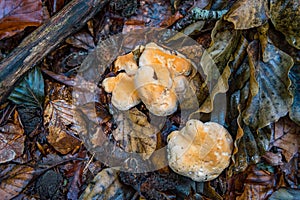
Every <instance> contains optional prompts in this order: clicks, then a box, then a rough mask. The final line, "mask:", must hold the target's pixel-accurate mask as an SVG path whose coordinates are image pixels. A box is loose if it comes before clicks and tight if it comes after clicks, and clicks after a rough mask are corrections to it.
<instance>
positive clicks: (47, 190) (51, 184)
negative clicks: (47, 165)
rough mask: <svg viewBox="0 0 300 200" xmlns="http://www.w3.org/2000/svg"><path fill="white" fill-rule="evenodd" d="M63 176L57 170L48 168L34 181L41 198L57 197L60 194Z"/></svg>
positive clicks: (44, 199) (42, 199)
mask: <svg viewBox="0 0 300 200" xmlns="http://www.w3.org/2000/svg"><path fill="white" fill-rule="evenodd" d="M62 184H63V176H62V175H61V174H60V173H59V172H55V171H53V170H49V171H47V172H46V173H44V174H42V175H41V176H40V177H39V178H38V180H37V181H36V187H35V188H36V190H37V192H38V194H39V195H40V199H41V200H48V199H58V198H59V197H60V196H61V195H62V192H61V190H62Z"/></svg>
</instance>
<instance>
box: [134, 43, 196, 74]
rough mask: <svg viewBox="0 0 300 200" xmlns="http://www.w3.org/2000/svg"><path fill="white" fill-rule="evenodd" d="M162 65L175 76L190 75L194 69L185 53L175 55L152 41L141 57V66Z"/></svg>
mask: <svg viewBox="0 0 300 200" xmlns="http://www.w3.org/2000/svg"><path fill="white" fill-rule="evenodd" d="M152 65H161V66H163V67H166V68H168V69H169V70H170V71H171V73H172V74H173V75H174V76H177V75H185V76H188V75H189V74H190V72H191V69H192V64H191V62H189V61H188V60H187V59H185V58H184V57H183V55H174V54H171V52H170V51H167V50H165V49H163V48H162V47H160V46H158V45H157V44H155V43H153V42H151V43H149V44H147V45H146V46H145V49H144V51H143V53H142V55H141V56H140V58H139V66H140V67H143V66H152Z"/></svg>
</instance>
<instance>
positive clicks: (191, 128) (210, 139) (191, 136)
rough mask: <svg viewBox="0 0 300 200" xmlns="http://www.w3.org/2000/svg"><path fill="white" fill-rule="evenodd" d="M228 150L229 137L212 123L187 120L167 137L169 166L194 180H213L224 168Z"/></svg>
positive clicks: (229, 154) (218, 125)
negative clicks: (183, 125)
mask: <svg viewBox="0 0 300 200" xmlns="http://www.w3.org/2000/svg"><path fill="white" fill-rule="evenodd" d="M232 149H233V141H232V138H231V136H230V134H229V133H228V131H227V130H226V129H225V128H224V127H223V126H221V125H220V124H218V123H215V122H206V123H202V122H201V121H199V120H195V119H191V120H189V121H188V122H187V123H186V126H185V127H184V128H182V129H181V130H180V131H173V132H172V133H171V134H170V135H169V136H168V146H167V150H168V162H169V166H170V167H171V168H172V169H173V170H174V171H175V172H177V173H178V174H181V175H183V176H187V177H190V178H191V179H193V180H194V181H199V182H203V181H209V180H212V179H215V178H217V177H218V176H219V175H220V174H221V173H222V171H223V170H224V169H225V168H226V167H228V165H229V163H230V157H231V153H232Z"/></svg>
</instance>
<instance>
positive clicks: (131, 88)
mask: <svg viewBox="0 0 300 200" xmlns="http://www.w3.org/2000/svg"><path fill="white" fill-rule="evenodd" d="M102 86H103V87H104V90H105V91H106V92H109V93H112V99H111V102H112V104H113V105H114V106H115V107H116V108H117V109H119V110H129V109H130V108H132V107H134V106H136V105H137V104H139V103H140V102H141V100H140V98H139V96H138V93H137V90H136V89H135V85H134V80H133V77H130V76H128V75H127V74H126V73H120V74H118V75H117V76H116V77H109V78H106V79H104V80H103V82H102Z"/></svg>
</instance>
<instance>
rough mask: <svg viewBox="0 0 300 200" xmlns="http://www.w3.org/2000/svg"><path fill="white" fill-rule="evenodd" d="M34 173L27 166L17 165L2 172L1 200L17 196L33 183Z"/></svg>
mask: <svg viewBox="0 0 300 200" xmlns="http://www.w3.org/2000/svg"><path fill="white" fill-rule="evenodd" d="M34 171H35V170H34V169H33V168H32V167H29V166H26V165H15V166H11V167H9V168H7V169H6V170H4V171H2V172H0V180H1V182H0V196H1V199H3V200H8V199H12V198H13V197H15V196H17V195H18V194H19V193H20V192H21V191H22V190H23V189H24V188H25V187H26V186H27V185H28V183H29V182H30V181H31V179H32V177H33V173H34Z"/></svg>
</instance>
